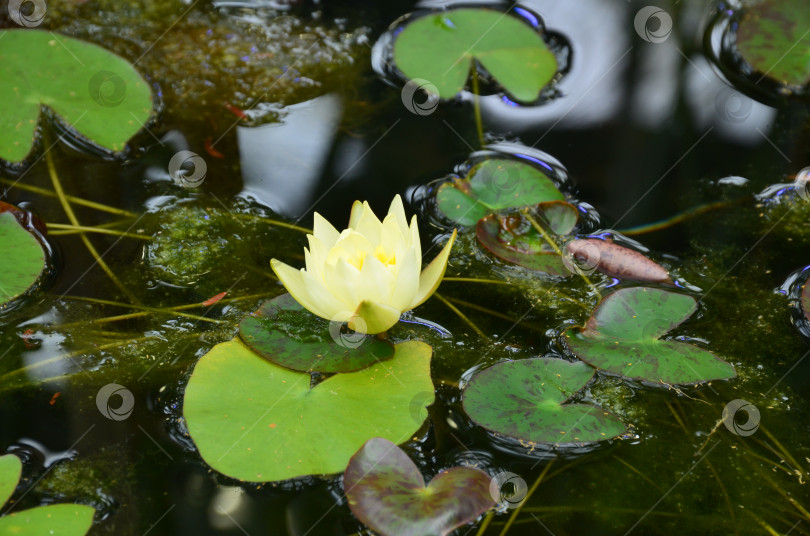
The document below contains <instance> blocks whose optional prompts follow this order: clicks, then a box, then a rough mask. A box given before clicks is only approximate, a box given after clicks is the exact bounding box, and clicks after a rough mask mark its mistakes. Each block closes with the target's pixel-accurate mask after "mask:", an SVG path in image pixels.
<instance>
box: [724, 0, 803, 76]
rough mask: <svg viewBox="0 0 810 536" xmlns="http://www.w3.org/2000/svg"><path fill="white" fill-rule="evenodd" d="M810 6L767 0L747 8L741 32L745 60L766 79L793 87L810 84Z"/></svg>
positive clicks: (792, 0)
mask: <svg viewBox="0 0 810 536" xmlns="http://www.w3.org/2000/svg"><path fill="white" fill-rule="evenodd" d="M808 27H810V3H808V2H797V1H796V0H765V1H763V2H758V3H755V4H753V5H751V6H748V7H746V9H745V14H744V15H743V17H742V20H741V21H740V24H739V29H738V30H737V48H738V49H739V51H740V54H742V57H743V59H744V60H745V61H746V62H748V64H750V65H751V66H752V67H753V68H754V69H755V70H756V71H757V72H759V73H761V74H762V75H763V76H769V77H771V78H773V79H775V80H778V81H779V82H781V83H783V84H786V85H792V86H805V85H806V84H807V83H808V82H810V33H808V32H807V29H808Z"/></svg>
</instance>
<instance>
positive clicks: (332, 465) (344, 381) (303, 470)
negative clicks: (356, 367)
mask: <svg viewBox="0 0 810 536" xmlns="http://www.w3.org/2000/svg"><path fill="white" fill-rule="evenodd" d="M431 353H432V350H431V348H430V346H428V345H427V344H425V343H422V342H403V343H400V344H398V345H397V346H396V353H395V355H394V357H393V358H392V359H391V360H389V361H385V362H382V363H377V364H375V365H372V366H370V367H368V368H365V369H363V370H361V371H359V372H351V373H342V374H336V375H335V376H332V377H330V378H327V379H326V380H324V381H323V382H321V383H319V384H318V385H316V386H315V387H313V388H310V375H309V374H306V373H301V372H295V371H292V370H289V369H287V368H284V367H280V366H278V365H276V364H274V363H270V362H269V361H267V360H265V359H263V358H261V357H259V356H258V355H256V354H254V353H253V352H252V351H251V350H250V348H248V347H247V346H245V345H244V344H243V343H242V342H241V341H240V340H238V339H235V340H232V341H230V342H225V343H222V344H218V345H217V346H215V347H214V348H212V349H211V351H210V352H208V353H207V354H206V355H204V356H203V357H202V358H201V359H200V361H199V362H198V363H197V365H196V366H195V368H194V372H193V374H192V375H191V378H190V379H189V382H188V386H187V387H186V391H185V399H184V403H183V414H184V415H185V418H186V423H187V424H188V430H189V434H190V435H191V438H192V439H193V440H194V443H195V444H196V445H197V448H198V449H199V450H200V455H201V456H202V457H203V459H204V460H205V461H206V462H207V463H208V464H209V465H210V466H211V467H213V468H214V469H216V470H217V471H219V472H220V473H222V474H224V475H227V476H230V477H232V478H237V479H240V480H247V481H252V482H263V481H276V480H286V479H289V478H296V477H300V476H305V475H317V474H328V473H339V472H341V471H343V470H344V469H345V468H346V465H347V464H348V462H349V459H350V458H351V457H352V455H353V454H354V453H355V452H357V450H358V449H359V448H360V447H361V446H362V445H363V443H365V442H366V441H367V440H368V439H370V438H372V437H384V438H386V439H388V440H390V441H393V442H395V443H401V442H403V441H406V440H407V439H408V438H410V437H411V435H412V434H413V433H414V432H416V431H417V430H418V429H419V428H420V427H421V426H422V423H423V420H422V419H421V416H419V415H417V414H416V413H415V412H414V411H413V408H412V405H413V401H414V400H415V399H417V398H418V399H419V401H420V403H424V404H425V405H430V404H432V403H433V396H432V395H433V382H432V381H431V379H430V356H431ZM425 393H430V396H429V397H426V395H425Z"/></svg>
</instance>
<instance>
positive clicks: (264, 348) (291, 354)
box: [239, 294, 394, 373]
mask: <svg viewBox="0 0 810 536" xmlns="http://www.w3.org/2000/svg"><path fill="white" fill-rule="evenodd" d="M239 335H240V337H241V338H242V341H243V342H244V343H245V344H247V345H248V346H249V347H250V348H252V349H253V351H254V352H256V353H257V354H259V355H260V356H262V357H264V358H267V359H269V360H270V361H272V362H274V363H276V364H279V365H281V366H283V367H287V368H289V369H293V370H299V371H302V372H309V371H317V372H326V373H329V372H354V371H356V370H360V369H363V368H366V367H367V366H369V365H372V364H374V363H377V362H380V361H384V360H386V359H390V358H391V357H393V355H394V345H393V344H392V343H390V342H388V341H383V340H380V339H378V338H376V337H374V336H369V335H365V334H363V333H356V332H353V331H350V330H348V331H347V328H345V327H343V326H342V325H341V324H340V323H338V322H328V321H326V320H324V319H322V318H319V317H317V316H315V315H313V314H312V313H310V312H309V311H307V310H306V309H304V308H303V307H302V306H301V305H300V304H299V303H298V302H297V301H295V299H294V298H293V297H292V296H290V295H289V294H283V295H281V296H279V297H277V298H273V299H272V300H268V301H266V302H264V303H263V304H262V306H261V307H260V308H259V310H258V311H256V312H255V313H253V314H252V315H249V316H246V317H245V318H244V319H242V321H241V322H240V323H239Z"/></svg>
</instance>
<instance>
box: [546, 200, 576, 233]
mask: <svg viewBox="0 0 810 536" xmlns="http://www.w3.org/2000/svg"><path fill="white" fill-rule="evenodd" d="M537 212H538V213H539V214H540V218H541V219H542V220H543V221H544V222H546V224H547V225H548V227H549V229H551V232H553V233H554V234H556V235H559V236H564V235H567V234H569V233H570V232H571V231H573V230H574V227H576V225H577V221H579V211H578V210H577V207H575V206H574V205H572V204H571V203H569V202H567V201H546V202H545V203H540V204H539V205H537Z"/></svg>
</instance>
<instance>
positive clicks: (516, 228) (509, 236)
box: [475, 213, 571, 277]
mask: <svg viewBox="0 0 810 536" xmlns="http://www.w3.org/2000/svg"><path fill="white" fill-rule="evenodd" d="M475 236H476V237H477V238H478V242H480V243H481V245H483V246H484V247H485V248H486V249H487V250H489V251H490V253H492V254H493V255H495V256H496V257H498V258H500V259H503V260H505V261H507V262H511V263H512V264H517V265H518V266H523V267H524V268H528V269H530V270H538V271H540V272H545V273H547V274H550V275H556V276H560V277H568V276H570V275H571V271H570V270H568V268H566V267H565V264H564V263H563V259H562V257H560V256H559V255H558V254H557V253H556V252H555V251H554V250H552V249H551V246H549V245H548V243H547V242H546V241H545V239H544V238H543V237H542V236H541V235H540V233H538V232H537V231H536V230H535V229H534V227H532V226H531V224H530V223H529V222H528V220H526V218H524V217H523V215H521V214H519V213H518V214H511V215H509V216H500V215H498V214H492V215H490V216H487V217H485V218H481V219H480V220H479V221H478V224H477V225H476V226H475Z"/></svg>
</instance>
